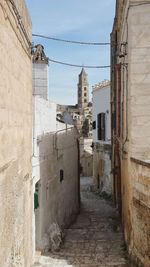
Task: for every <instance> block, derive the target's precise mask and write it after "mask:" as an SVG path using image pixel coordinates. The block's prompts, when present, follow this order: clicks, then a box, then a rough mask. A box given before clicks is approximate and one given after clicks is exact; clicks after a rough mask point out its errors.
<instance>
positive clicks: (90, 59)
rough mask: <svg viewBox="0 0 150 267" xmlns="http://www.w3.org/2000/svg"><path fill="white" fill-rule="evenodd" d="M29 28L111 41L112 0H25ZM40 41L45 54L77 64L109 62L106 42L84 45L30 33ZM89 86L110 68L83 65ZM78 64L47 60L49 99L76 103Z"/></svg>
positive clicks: (107, 74) (53, 34) (80, 38)
mask: <svg viewBox="0 0 150 267" xmlns="http://www.w3.org/2000/svg"><path fill="white" fill-rule="evenodd" d="M26 3H27V7H28V10H29V14H30V16H31V19H32V27H33V28H32V32H33V33H34V34H42V35H46V36H51V37H56V38H62V39H68V40H76V41H85V42H110V33H111V31H112V25H113V20H114V13H115V0H76V1H74V0H26ZM33 42H34V45H36V44H39V43H40V44H42V45H43V46H44V48H45V53H46V56H47V57H49V58H51V59H55V60H58V61H63V62H68V63H73V64H79V65H83V66H84V65H96V66H97V65H100V66H101V65H110V47H109V46H85V45H76V44H68V43H61V42H55V41H51V40H45V39H41V38H37V37H33ZM85 70H86V72H87V73H88V80H89V89H90V98H91V90H92V89H91V88H92V86H93V85H95V84H96V83H99V82H101V81H103V80H104V79H110V69H109V68H108V69H86V68H85ZM80 72H81V68H75V67H67V66H63V65H58V64H54V63H50V64H49V100H50V101H54V102H56V103H59V104H70V105H71V104H76V103H77V83H78V75H79V73H80Z"/></svg>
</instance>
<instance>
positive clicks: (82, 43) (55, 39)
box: [32, 34, 110, 46]
mask: <svg viewBox="0 0 150 267" xmlns="http://www.w3.org/2000/svg"><path fill="white" fill-rule="evenodd" d="M32 36H34V37H40V38H44V39H49V40H52V41H58V42H64V43H71V44H78V45H99V46H106V45H110V43H96V42H82V41H74V40H65V39H60V38H55V37H51V36H45V35H41V34H32Z"/></svg>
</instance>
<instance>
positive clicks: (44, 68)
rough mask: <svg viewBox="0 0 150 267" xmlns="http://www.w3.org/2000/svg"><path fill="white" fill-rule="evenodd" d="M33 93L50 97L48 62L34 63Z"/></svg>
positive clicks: (46, 97)
mask: <svg viewBox="0 0 150 267" xmlns="http://www.w3.org/2000/svg"><path fill="white" fill-rule="evenodd" d="M32 73H33V94H34V95H40V96H41V97H43V98H44V99H48V86H49V83H48V64H46V63H39V62H37V63H33V72H32Z"/></svg>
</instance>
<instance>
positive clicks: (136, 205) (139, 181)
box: [129, 159, 150, 267]
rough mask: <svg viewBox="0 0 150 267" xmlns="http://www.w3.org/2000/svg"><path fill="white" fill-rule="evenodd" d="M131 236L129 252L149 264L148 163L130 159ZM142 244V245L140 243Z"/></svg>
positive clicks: (149, 183)
mask: <svg viewBox="0 0 150 267" xmlns="http://www.w3.org/2000/svg"><path fill="white" fill-rule="evenodd" d="M130 179H131V181H132V185H133V187H132V203H131V205H132V226H133V227H132V232H131V233H132V237H133V240H132V242H131V243H130V247H129V249H130V252H131V254H132V256H133V258H135V260H136V261H137V262H142V263H143V265H144V266H145V267H148V266H150V257H149V251H150V235H149V233H150V223H149V222H150V163H145V162H142V161H139V160H136V159H131V174H130ZM141 244H142V245H141Z"/></svg>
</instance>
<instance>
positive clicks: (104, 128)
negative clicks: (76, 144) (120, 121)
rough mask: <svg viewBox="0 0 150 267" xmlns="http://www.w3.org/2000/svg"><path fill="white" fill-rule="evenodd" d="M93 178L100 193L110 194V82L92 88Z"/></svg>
mask: <svg viewBox="0 0 150 267" xmlns="http://www.w3.org/2000/svg"><path fill="white" fill-rule="evenodd" d="M92 93H93V115H92V118H93V122H92V125H93V178H94V185H95V188H96V189H97V190H99V191H100V192H105V193H107V194H109V195H111V194H112V183H111V175H110V172H111V162H110V154H111V128H110V82H109V81H107V80H105V81H103V82H102V83H99V84H96V85H95V86H93V92H92Z"/></svg>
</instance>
